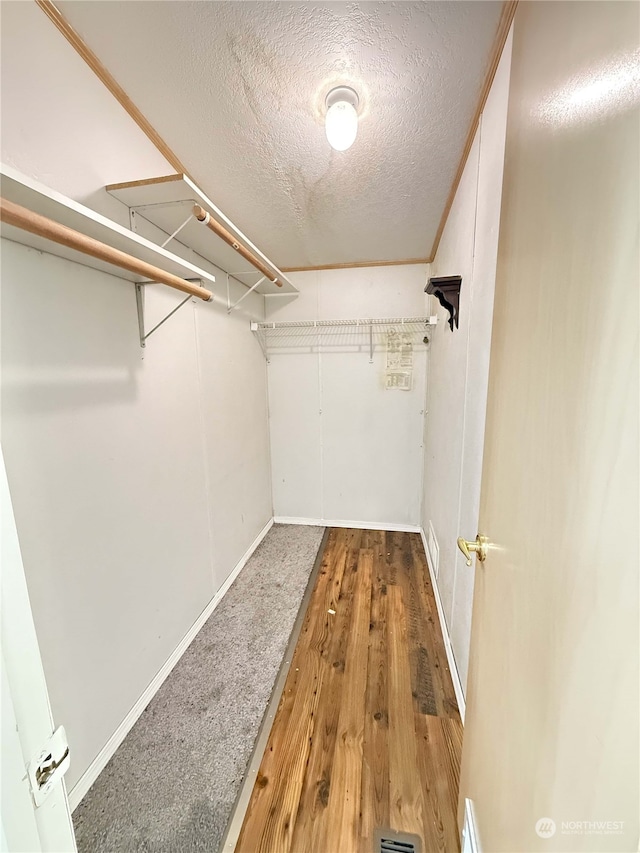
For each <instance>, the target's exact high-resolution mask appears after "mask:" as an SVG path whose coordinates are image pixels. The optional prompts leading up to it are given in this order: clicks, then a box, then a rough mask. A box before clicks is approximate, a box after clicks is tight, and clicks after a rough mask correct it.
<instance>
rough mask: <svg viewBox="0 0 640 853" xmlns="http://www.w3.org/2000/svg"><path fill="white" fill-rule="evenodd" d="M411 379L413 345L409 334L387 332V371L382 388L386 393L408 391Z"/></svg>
mask: <svg viewBox="0 0 640 853" xmlns="http://www.w3.org/2000/svg"><path fill="white" fill-rule="evenodd" d="M412 378H413V344H412V342H411V334H410V333H407V332H398V331H396V330H395V329H392V330H391V331H389V332H387V369H386V373H385V383H384V387H385V388H386V389H387V391H392V390H396V391H410V390H411V383H412Z"/></svg>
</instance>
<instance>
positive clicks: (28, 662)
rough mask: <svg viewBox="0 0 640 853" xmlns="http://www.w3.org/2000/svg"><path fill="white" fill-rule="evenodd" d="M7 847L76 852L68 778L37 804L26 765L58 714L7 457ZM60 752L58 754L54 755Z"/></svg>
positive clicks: (14, 851)
mask: <svg viewBox="0 0 640 853" xmlns="http://www.w3.org/2000/svg"><path fill="white" fill-rule="evenodd" d="M1 467H2V471H1V472H0V498H1V509H2V671H1V678H2V798H1V813H2V836H1V838H0V843H1V844H2V850H3V851H4V850H6V851H10V853H19V851H20V852H21V851H24V853H39V851H47V853H73V851H75V850H76V844H75V839H74V835H73V826H72V823H71V812H70V810H69V804H68V801H67V794H66V790H65V786H64V780H63V779H60V781H59V782H58V783H57V784H55V786H54V787H53V788H52V789H51V791H50V792H49V793H48V795H47V797H46V799H45V800H44V802H42V804H41V805H39V806H38V807H36V806H35V804H34V801H33V798H32V794H31V788H30V783H29V778H28V773H27V766H28V765H29V764H31V763H32V762H33V761H34V759H36V758H37V756H38V754H39V753H40V751H41V750H42V748H43V747H44V746H45V745H46V744H47V742H48V740H49V738H50V736H51V734H52V733H53V730H54V726H53V718H52V716H51V708H50V705H49V697H48V694H47V685H46V682H45V678H44V671H43V669H42V662H41V660H40V651H39V649H38V641H37V638H36V633H35V627H34V624H33V618H32V616H31V607H30V604H29V595H28V592H27V585H26V581H25V577H24V571H23V567H22V559H21V556H20V546H19V543H18V536H17V532H16V526H15V521H14V517H13V510H12V507H11V497H10V494H9V487H8V484H7V478H6V473H5V468H4V459H3V460H2V466H1ZM55 757H57V756H54V758H55Z"/></svg>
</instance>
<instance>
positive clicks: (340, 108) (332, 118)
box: [325, 101, 358, 151]
mask: <svg viewBox="0 0 640 853" xmlns="http://www.w3.org/2000/svg"><path fill="white" fill-rule="evenodd" d="M325 128H326V131H327V139H328V140H329V145H330V146H331V147H332V148H335V150H336V151H346V150H347V148H351V146H352V145H353V143H354V142H355V139H356V136H357V134H358V113H357V111H356V108H355V107H354V106H353V105H352V104H349V103H347V102H346V101H337V102H336V103H335V104H332V105H331V106H330V107H329V109H328V110H327V117H326V123H325Z"/></svg>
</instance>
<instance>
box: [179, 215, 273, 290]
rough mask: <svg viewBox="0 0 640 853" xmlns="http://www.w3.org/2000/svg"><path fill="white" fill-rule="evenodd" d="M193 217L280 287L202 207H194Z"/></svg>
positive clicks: (247, 250)
mask: <svg viewBox="0 0 640 853" xmlns="http://www.w3.org/2000/svg"><path fill="white" fill-rule="evenodd" d="M193 215H194V216H195V218H196V219H197V220H198V221H199V222H203V223H204V224H205V225H206V226H207V228H210V229H211V231H213V233H214V234H217V235H218V237H221V238H222V239H223V240H224V242H225V243H228V245H229V246H231V248H232V249H235V250H236V252H238V254H239V255H242V257H243V258H244V259H245V261H249V263H250V264H251V265H252V266H254V267H255V268H256V269H257V270H260V272H261V273H262V275H264V276H266V278H268V279H269V281H271V282H273V283H274V284H277V285H278V287H282V282H281V281H279V280H278V278H277V277H274V273H273V270H270V269H269V267H268V266H267V265H266V264H264V263H263V262H262V261H261V260H260V259H259V258H256V256H255V255H254V254H253V252H250V251H249V249H247V248H245V247H244V246H243V245H242V243H239V242H238V240H237V239H236V238H235V237H234V236H233V234H232V233H231V232H230V231H227V229H226V228H225V227H224V226H223V225H220V223H219V222H216V220H215V219H212V218H211V215H210V214H209V213H207V211H206V210H205V209H204V207H200V205H199V204H196V205H194V208H193Z"/></svg>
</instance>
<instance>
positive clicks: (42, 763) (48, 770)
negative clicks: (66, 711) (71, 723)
mask: <svg viewBox="0 0 640 853" xmlns="http://www.w3.org/2000/svg"><path fill="white" fill-rule="evenodd" d="M69 763H70V758H69V744H68V743H67V735H66V732H65V730H64V727H63V726H58V728H57V729H56V730H55V732H54V733H53V734H52V735H51V737H50V738H49V740H48V741H47V742H46V743H45V745H44V746H43V747H42V749H41V750H40V751H39V752H38V754H37V755H36V756H35V758H34V759H33V761H31V762H30V764H29V767H28V768H27V770H28V774H29V782H30V784H31V793H32V795H33V800H34V802H35V804H36V807H37V806H40V805H42V803H43V802H44V801H45V800H46V798H47V796H48V795H49V793H50V792H51V791H52V790H53V788H54V787H55V786H56V785H57V784H58V782H59V781H60V779H62V777H63V776H64V774H65V773H66V772H67V770H68V769H69Z"/></svg>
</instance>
